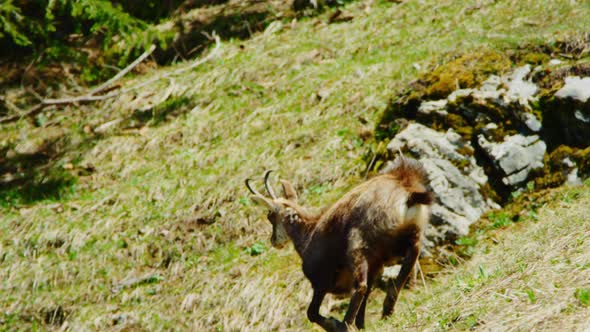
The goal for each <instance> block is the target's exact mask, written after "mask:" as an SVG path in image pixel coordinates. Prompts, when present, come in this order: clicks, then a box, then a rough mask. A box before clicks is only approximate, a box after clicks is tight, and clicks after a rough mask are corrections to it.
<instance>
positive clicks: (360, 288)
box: [344, 254, 369, 326]
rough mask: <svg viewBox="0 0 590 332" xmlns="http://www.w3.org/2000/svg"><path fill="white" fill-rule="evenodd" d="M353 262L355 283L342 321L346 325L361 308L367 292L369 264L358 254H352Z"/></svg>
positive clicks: (350, 322) (349, 323) (350, 323)
mask: <svg viewBox="0 0 590 332" xmlns="http://www.w3.org/2000/svg"><path fill="white" fill-rule="evenodd" d="M353 263H354V272H353V277H354V281H355V283H356V287H355V289H354V291H353V293H352V296H351V298H350V303H349V304H348V310H347V311H346V315H344V323H346V325H347V326H349V325H352V322H353V320H354V319H355V318H356V316H357V314H358V312H359V309H360V308H361V305H362V302H363V301H364V300H365V297H367V293H368V292H367V290H368V282H367V281H368V271H369V264H368V263H367V261H366V259H365V258H364V257H363V256H362V255H360V254H355V255H353ZM363 315H364V314H363Z"/></svg>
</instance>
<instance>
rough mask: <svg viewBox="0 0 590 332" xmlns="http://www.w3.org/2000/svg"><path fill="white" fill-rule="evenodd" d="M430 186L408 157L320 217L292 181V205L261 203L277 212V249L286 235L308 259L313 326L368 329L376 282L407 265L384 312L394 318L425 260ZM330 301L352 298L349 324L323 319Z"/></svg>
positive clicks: (272, 215)
mask: <svg viewBox="0 0 590 332" xmlns="http://www.w3.org/2000/svg"><path fill="white" fill-rule="evenodd" d="M267 174H268V173H267ZM267 178H268V177H267V176H265V179H267ZM427 183H428V180H427V176H426V172H425V171H424V169H423V167H422V165H421V164H420V163H419V162H418V161H416V160H413V159H409V158H404V157H401V158H399V159H398V160H397V162H396V164H395V165H394V166H393V168H392V169H391V171H390V172H388V173H386V174H383V175H380V176H377V177H375V178H373V179H370V180H368V181H366V182H364V183H362V184H360V185H358V186H357V187H356V188H354V189H352V190H351V191H350V192H348V193H347V194H345V195H344V196H343V197H342V198H340V199H339V200H338V201H337V202H336V203H334V204H333V205H332V206H331V207H329V208H327V209H325V210H324V211H323V212H322V213H320V214H311V213H308V212H307V211H306V210H305V209H304V208H302V207H301V206H299V205H298V204H297V203H296V194H294V190H293V188H292V186H291V185H290V184H289V183H288V182H286V181H283V188H284V189H285V192H286V193H287V196H288V197H291V198H292V199H284V198H276V199H273V200H268V199H266V198H259V197H255V199H256V200H257V201H259V202H262V203H265V204H267V205H268V207H269V209H270V211H271V212H270V213H269V215H268V218H269V220H270V221H271V223H272V224H273V237H272V240H273V245H274V244H278V246H280V245H279V244H280V242H281V239H280V237H281V236H278V235H277V234H278V233H279V232H283V230H282V229H284V232H286V234H287V235H288V237H289V238H290V239H291V241H292V242H293V244H294V246H295V249H296V250H297V252H298V253H299V255H300V256H301V259H302V265H303V273H304V274H305V276H306V277H307V279H309V281H310V282H311V285H312V287H313V289H314V296H313V299H312V302H311V304H310V306H309V308H308V311H307V315H308V318H309V319H310V320H311V321H312V322H315V323H317V324H319V325H320V326H322V327H323V328H324V329H325V330H327V331H339V330H346V329H347V328H348V326H349V325H351V324H352V322H353V321H355V323H356V326H357V327H358V328H362V327H363V326H364V312H365V306H366V301H367V298H368V295H369V293H370V291H371V288H372V285H373V282H374V281H375V279H376V278H377V277H379V276H380V274H381V273H382V271H383V266H386V265H390V264H393V263H398V262H401V263H402V268H401V271H400V273H399V275H398V277H397V279H396V281H395V282H394V285H393V286H392V287H391V288H390V289H388V291H387V295H386V298H385V302H384V304H383V317H387V316H389V315H391V313H392V312H393V308H394V305H395V302H396V300H397V297H398V294H399V290H400V289H401V288H402V287H403V286H404V284H405V283H406V281H407V279H408V275H409V273H410V271H411V270H412V267H413V266H414V263H415V261H416V259H417V257H418V254H419V252H420V238H421V235H422V231H423V228H424V227H425V224H426V222H427V219H428V217H429V210H428V206H429V205H430V204H431V203H432V201H433V196H432V193H431V192H429V191H428V189H427ZM285 186H286V187H285ZM253 193H255V194H256V195H260V194H258V193H257V192H253ZM271 196H272V195H271ZM275 233H277V234H275ZM327 293H334V294H347V293H350V294H351V300H350V304H349V308H348V311H347V312H346V315H345V317H344V320H343V322H340V321H337V320H335V319H333V318H326V317H323V316H321V315H320V314H319V307H320V305H321V302H322V300H323V298H324V296H325V295H326V294H327Z"/></svg>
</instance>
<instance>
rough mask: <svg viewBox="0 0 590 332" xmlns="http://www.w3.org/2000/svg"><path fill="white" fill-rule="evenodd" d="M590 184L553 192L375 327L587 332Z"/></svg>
mask: <svg viewBox="0 0 590 332" xmlns="http://www.w3.org/2000/svg"><path fill="white" fill-rule="evenodd" d="M589 185H590V182H589V183H588V184H587V185H586V186H584V187H577V188H565V189H558V190H554V191H552V192H551V194H550V195H551V197H552V203H549V204H547V205H545V206H544V207H543V208H541V209H540V210H539V213H538V215H536V216H535V217H534V218H530V219H529V220H527V221H525V222H523V223H519V224H513V225H512V226H510V227H507V228H505V229H503V230H502V231H501V232H497V233H495V234H494V235H492V236H491V239H493V241H488V242H486V243H484V244H481V245H479V246H478V247H477V249H476V252H475V253H474V256H473V258H472V259H471V260H469V261H468V262H466V263H465V264H463V265H461V266H459V267H457V268H451V269H449V270H446V271H445V272H443V274H442V275H440V276H439V277H438V278H436V281H434V282H433V283H429V284H428V285H427V286H426V287H419V288H418V289H416V290H415V291H413V292H406V293H405V294H406V296H405V297H404V299H403V300H402V301H401V302H400V303H399V306H398V310H397V316H395V317H393V318H391V319H390V320H388V321H387V322H382V323H380V324H378V325H377V326H375V327H374V328H373V329H372V330H374V331H413V330H415V331H422V330H425V329H427V330H429V331H446V330H457V331H464V330H474V331H532V330H535V331H587V330H588V329H589V328H590V320H589V319H588V317H590V227H589V224H588V215H589V213H590V191H589V188H590V186H589ZM378 309H379V308H377V307H375V308H374V311H375V312H378Z"/></svg>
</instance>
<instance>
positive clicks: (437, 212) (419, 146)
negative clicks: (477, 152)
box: [387, 123, 497, 247]
mask: <svg viewBox="0 0 590 332" xmlns="http://www.w3.org/2000/svg"><path fill="white" fill-rule="evenodd" d="M466 148H467V149H470V150H473V148H472V147H471V144H470V143H469V142H467V141H465V140H464V139H463V138H462V137H461V136H460V135H459V134H457V133H456V132H454V131H453V130H452V129H449V130H448V131H447V132H446V133H442V132H437V131H435V130H433V129H430V128H428V127H426V126H424V125H421V124H419V123H410V124H409V125H408V126H407V127H406V128H405V129H404V130H402V131H401V132H400V133H398V134H397V135H396V136H395V137H394V139H393V140H392V141H391V142H390V143H389V145H388V146H387V149H388V150H389V151H391V152H394V153H397V151H398V150H403V151H409V152H410V153H411V154H412V155H414V156H417V158H418V159H419V160H420V162H421V163H422V165H424V168H425V169H426V172H427V173H428V178H429V181H430V186H431V187H432V190H433V192H434V193H435V195H436V197H437V201H436V203H435V204H434V205H433V208H432V220H431V221H432V222H431V227H430V228H429V229H427V230H426V232H425V235H426V239H425V242H424V245H425V246H427V247H432V246H434V245H435V244H437V243H441V242H444V241H448V240H451V239H453V238H457V237H460V236H464V235H467V234H468V231H469V225H471V224H473V223H474V222H476V221H477V220H478V219H479V218H480V217H481V215H482V214H483V213H485V212H486V211H488V210H490V209H491V208H496V207H497V204H495V203H493V202H491V201H488V200H486V199H485V198H484V197H483V196H482V195H481V193H480V189H481V187H482V186H483V185H484V184H485V183H486V182H487V180H488V178H487V176H486V175H485V173H484V171H483V169H482V168H481V167H480V166H478V165H477V163H476V161H475V158H474V157H473V156H466V155H462V154H461V153H459V152H458V151H459V149H466ZM456 165H463V167H458V166H456Z"/></svg>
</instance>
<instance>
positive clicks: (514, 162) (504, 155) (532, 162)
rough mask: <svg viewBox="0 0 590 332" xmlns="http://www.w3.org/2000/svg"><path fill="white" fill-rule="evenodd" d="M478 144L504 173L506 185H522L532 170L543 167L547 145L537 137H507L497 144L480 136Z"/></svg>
mask: <svg viewBox="0 0 590 332" xmlns="http://www.w3.org/2000/svg"><path fill="white" fill-rule="evenodd" d="M477 142H478V144H479V146H480V147H482V148H483V150H484V151H485V152H486V154H487V155H488V157H489V158H490V159H492V160H493V161H494V166H495V167H496V169H497V170H498V171H500V172H501V173H502V175H503V177H502V182H503V183H504V184H506V185H517V184H520V183H522V182H523V181H525V180H526V179H527V177H528V175H529V173H530V172H531V171H532V170H534V169H537V168H541V167H543V156H544V155H545V151H546V150H547V145H546V144H545V142H543V141H542V140H541V139H540V138H539V136H537V135H532V136H523V135H520V134H517V135H513V136H506V137H504V141H503V142H501V143H496V142H490V141H488V140H487V139H486V137H485V136H484V135H482V134H480V135H479V136H478V140H477Z"/></svg>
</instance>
